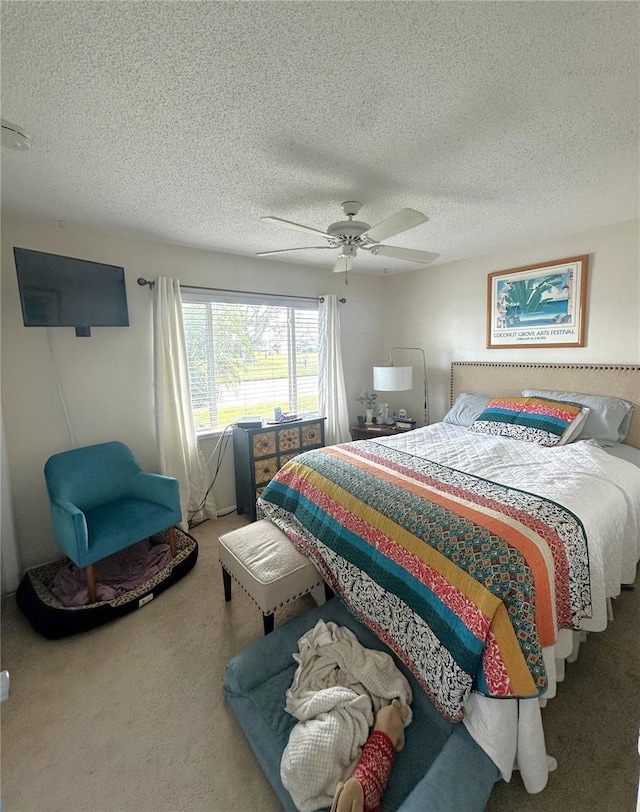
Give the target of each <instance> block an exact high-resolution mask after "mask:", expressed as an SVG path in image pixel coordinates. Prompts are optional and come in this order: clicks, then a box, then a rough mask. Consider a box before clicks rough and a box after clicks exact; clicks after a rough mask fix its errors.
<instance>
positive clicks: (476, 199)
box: [2, 0, 640, 273]
mask: <svg viewBox="0 0 640 812" xmlns="http://www.w3.org/2000/svg"><path fill="white" fill-rule="evenodd" d="M639 21H640V5H639V4H638V3H635V2H632V3H628V2H622V3H618V2H604V3H592V2H496V3H492V2H468V3H466V2H365V1H361V2H327V1H325V0H318V1H316V2H272V1H271V0H266V1H265V2H261V1H260V0H249V2H104V3H96V2H75V1H74V2H57V1H56V2H45V3H40V2H3V3H2V116H3V118H5V119H9V120H10V121H12V122H15V123H17V124H19V125H21V126H23V127H24V128H26V129H27V130H28V131H29V132H30V133H31V135H32V137H33V146H32V149H31V150H30V151H29V152H27V153H15V152H12V151H10V150H8V149H3V150H2V203H3V206H4V207H5V210H8V211H11V212H15V213H20V214H26V215H30V216H34V217H46V218H53V219H55V220H66V221H70V222H77V223H81V224H85V225H87V226H92V227H97V228H100V229H110V230H111V229H115V230H120V231H124V232H127V233H130V234H135V235H142V236H146V237H152V238H159V239H162V240H167V241H172V242H177V243H183V244H188V245H193V246H199V247H202V248H208V249H213V250H219V251H225V252H231V253H239V254H253V253H255V252H258V251H267V250H271V249H277V248H292V247H297V246H312V245H324V244H325V243H324V242H323V240H322V238H318V239H316V238H315V237H314V236H313V235H312V234H309V233H305V232H299V231H293V230H291V229H286V228H283V227H278V226H276V225H274V224H267V223H263V222H261V221H260V217H261V216H264V215H274V216H277V217H281V218H284V219H287V220H293V221H296V222H298V223H303V224H306V225H309V226H312V227H314V228H318V229H321V230H324V229H326V227H327V226H328V225H329V223H331V222H333V221H335V220H341V219H344V216H343V214H342V211H341V209H340V203H341V202H342V201H344V200H354V199H355V200H360V201H362V203H363V207H362V210H361V212H360V214H359V215H358V218H357V219H359V220H364V221H366V222H368V223H371V224H375V223H377V222H379V221H380V220H382V219H384V218H386V217H387V216H388V215H390V214H392V213H393V212H395V211H396V210H397V209H400V208H403V207H410V208H414V209H418V210H419V211H422V212H424V213H425V214H427V215H428V216H429V221H428V222H427V223H425V224H422V225H420V226H417V227H416V228H414V229H412V230H410V231H407V232H405V233H403V234H400V235H398V236H396V237H394V238H390V239H388V240H386V241H385V242H386V243H388V244H393V245H398V246H402V247H407V248H414V249H423V250H426V251H434V252H437V253H439V254H440V258H439V259H438V260H437V263H442V262H449V261H452V260H455V259H460V258H464V257H471V256H478V255H481V254H485V253H488V252H491V251H495V250H500V249H502V248H506V247H509V246H512V245H518V244H523V243H526V242H529V241H537V240H542V239H546V238H551V237H553V236H554V235H558V234H565V233H570V232H576V231H581V230H588V229H592V228H597V227H599V226H604V225H608V224H612V223H616V222H621V221H624V220H628V219H631V218H633V217H637V216H638V185H639V177H640V173H639V135H638V119H639V110H640V98H639V85H640V67H639V66H640V37H639ZM335 253H336V254H337V252H335ZM334 258H335V255H334V252H332V251H317V252H315V251H301V252H297V251H294V252H290V253H287V254H284V255H282V256H281V257H274V258H273V259H280V260H284V261H290V262H296V263H305V264H314V265H321V266H326V267H327V269H328V270H329V269H330V268H331V267H332V265H333V261H334ZM262 261H263V262H265V263H267V262H270V261H272V260H269V259H264V260H262ZM416 267H420V266H418V265H416V264H415V263H408V262H402V261H400V260H391V259H388V258H387V259H383V258H380V257H371V256H369V255H366V256H364V255H363V254H362V252H360V255H359V257H358V260H357V262H356V265H355V267H354V271H360V272H364V273H383V272H384V271H385V269H386V270H387V271H388V272H389V273H397V272H401V271H409V270H414V269H415V268H416Z"/></svg>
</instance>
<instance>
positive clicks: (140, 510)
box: [44, 442, 182, 567]
mask: <svg viewBox="0 0 640 812" xmlns="http://www.w3.org/2000/svg"><path fill="white" fill-rule="evenodd" d="M44 474H45V480H46V483H47V490H48V492H49V498H50V501H51V518H52V522H53V533H54V536H55V539H56V542H57V543H58V545H59V546H60V548H61V549H62V550H64V552H65V553H66V554H67V555H68V556H69V558H70V559H71V560H72V561H73V562H74V563H75V564H77V565H78V566H79V567H86V566H89V565H90V564H93V563H95V562H96V561H99V560H100V559H101V558H105V557H106V556H108V555H111V554H112V553H115V552H118V551H119V550H123V549H124V548H125V547H128V546H130V545H131V544H135V543H136V542H137V541H140V540H142V539H144V538H148V537H149V536H151V535H153V534H155V533H159V532H160V531H162V530H165V529H166V528H167V527H171V526H172V525H175V524H178V523H179V522H180V520H181V518H182V513H181V509H180V492H179V485H178V480H177V479H174V478H173V477H167V476H161V475H160V474H151V473H149V472H146V471H143V469H142V468H141V467H140V465H139V464H138V462H137V461H136V459H135V457H134V455H133V453H132V451H131V450H130V449H129V448H127V446H126V445H124V444H123V443H119V442H110V443H100V444H98V445H92V446H84V447H82V448H74V449H72V450H70V451H63V452H61V453H59V454H54V455H53V456H52V457H50V458H49V459H48V460H47V463H46V465H45V467H44Z"/></svg>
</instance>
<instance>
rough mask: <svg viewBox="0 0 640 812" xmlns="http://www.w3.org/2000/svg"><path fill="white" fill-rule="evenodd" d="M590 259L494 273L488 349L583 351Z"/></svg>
mask: <svg viewBox="0 0 640 812" xmlns="http://www.w3.org/2000/svg"><path fill="white" fill-rule="evenodd" d="M588 264H589V257H588V255H585V256H582V257H570V258H569V259H558V260H555V261H553V262H544V263H541V264H540V265H528V266H526V267H524V268H513V269H511V270H509V271H496V272H495V273H490V274H489V278H488V290H487V347H488V348H489V349H497V348H499V347H507V348H508V347H584V338H585V322H586V303H587V271H588Z"/></svg>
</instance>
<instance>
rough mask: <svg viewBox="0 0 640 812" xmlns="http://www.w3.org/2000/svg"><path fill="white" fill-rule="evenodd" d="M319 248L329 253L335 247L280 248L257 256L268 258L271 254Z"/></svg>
mask: <svg viewBox="0 0 640 812" xmlns="http://www.w3.org/2000/svg"><path fill="white" fill-rule="evenodd" d="M317 248H319V249H320V250H322V249H324V248H328V249H329V251H334V250H335V249H334V247H333V245H301V246H300V248H279V249H277V250H275V251H258V253H257V254H256V256H257V257H268V256H269V254H286V252H287V251H308V250H310V249H311V250H315V249H317Z"/></svg>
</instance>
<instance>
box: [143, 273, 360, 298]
mask: <svg viewBox="0 0 640 812" xmlns="http://www.w3.org/2000/svg"><path fill="white" fill-rule="evenodd" d="M138 284H139V285H140V286H141V287H144V286H145V285H149V288H150V289H151V290H153V288H154V286H155V284H156V283H155V282H152V281H151V280H149V279H145V278H144V277H142V276H141V277H139V279H138ZM180 287H181V288H185V289H189V290H213V291H217V292H218V293H249V294H251V295H253V296H273V297H274V298H276V299H308V300H309V301H312V302H324V296H294V295H293V294H291V293H263V292H262V291H259V290H232V289H231V288H207V287H205V286H204V285H180ZM338 301H339V302H340V303H341V304H345V303H346V301H347V300H346V299H345V298H344V297H343V298H342V299H338Z"/></svg>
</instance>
